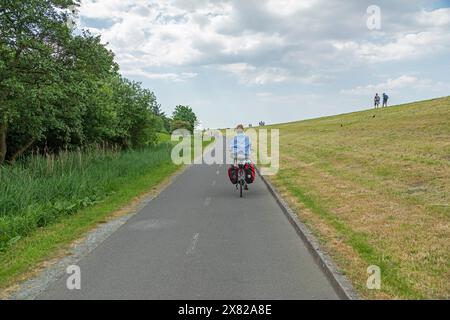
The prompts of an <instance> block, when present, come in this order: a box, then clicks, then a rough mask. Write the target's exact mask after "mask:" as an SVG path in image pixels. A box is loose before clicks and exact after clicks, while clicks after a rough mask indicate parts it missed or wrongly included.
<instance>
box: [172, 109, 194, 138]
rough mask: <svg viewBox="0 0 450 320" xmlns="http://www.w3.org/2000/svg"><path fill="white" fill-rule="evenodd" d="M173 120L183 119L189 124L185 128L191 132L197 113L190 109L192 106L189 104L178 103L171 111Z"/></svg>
mask: <svg viewBox="0 0 450 320" xmlns="http://www.w3.org/2000/svg"><path fill="white" fill-rule="evenodd" d="M172 118H173V121H174V122H175V121H185V122H187V123H188V124H189V127H188V128H186V129H188V130H190V131H191V132H192V131H194V128H195V125H196V123H197V115H196V114H195V113H194V111H192V108H191V107H189V106H183V105H178V106H176V107H175V111H174V112H173V117H172Z"/></svg>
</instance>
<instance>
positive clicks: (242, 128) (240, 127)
mask: <svg viewBox="0 0 450 320" xmlns="http://www.w3.org/2000/svg"><path fill="white" fill-rule="evenodd" d="M236 131H237V132H244V126H243V125H242V124H238V125H237V127H236Z"/></svg>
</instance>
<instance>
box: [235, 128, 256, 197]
mask: <svg viewBox="0 0 450 320" xmlns="http://www.w3.org/2000/svg"><path fill="white" fill-rule="evenodd" d="M251 149H252V143H251V141H250V138H249V137H248V136H247V135H246V134H245V133H244V126H243V125H242V124H239V125H238V126H237V127H236V135H235V136H234V137H233V140H232V141H231V146H230V152H231V155H232V157H233V160H234V166H237V164H238V159H239V160H241V159H243V160H244V161H245V162H246V163H249V162H250V152H251ZM244 189H245V190H248V185H247V183H245V185H244Z"/></svg>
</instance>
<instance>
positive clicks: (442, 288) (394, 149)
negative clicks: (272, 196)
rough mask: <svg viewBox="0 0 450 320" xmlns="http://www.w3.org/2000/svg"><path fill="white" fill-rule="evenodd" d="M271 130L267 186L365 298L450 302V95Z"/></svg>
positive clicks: (292, 124) (275, 126) (302, 122)
mask: <svg viewBox="0 0 450 320" xmlns="http://www.w3.org/2000/svg"><path fill="white" fill-rule="evenodd" d="M272 128H278V129H280V148H281V150H280V151H281V156H280V157H281V160H280V163H281V169H280V171H279V173H278V175H277V176H274V177H272V178H271V181H272V182H273V183H274V184H275V185H276V186H277V188H278V190H279V191H280V192H281V194H282V195H283V196H284V198H285V199H286V200H287V201H288V202H289V203H290V205H291V206H292V208H293V209H294V210H295V211H296V212H297V213H298V215H299V218H300V219H301V220H302V221H303V222H305V223H306V224H307V225H308V226H309V227H310V228H311V229H312V231H313V232H314V233H315V234H316V236H317V237H318V238H319V240H320V241H321V242H322V244H323V246H324V248H325V249H326V250H327V251H328V252H329V254H330V255H331V256H332V257H333V258H334V259H335V261H336V263H337V264H338V265H339V266H340V267H341V269H342V270H343V271H344V272H345V273H346V274H347V276H348V277H349V278H350V280H351V281H352V282H353V284H354V286H355V288H356V289H357V290H358V291H359V292H360V293H361V295H362V297H365V298H371V299H378V298H401V299H403V298H413V299H414V298H450V281H449V279H450V264H449V263H450V208H449V202H450V97H446V98H440V99H434V100H429V101H422V102H417V103H411V104H405V105H400V106H395V107H390V108H386V109H379V110H367V111H362V112H356V113H351V114H345V115H339V116H333V117H326V118H320V119H314V120H307V121H301V122H295V123H288V124H281V125H274V126H272ZM369 265H377V266H379V267H380V268H381V273H382V274H381V281H382V282H381V289H380V290H368V289H367V288H366V281H367V278H368V274H367V267H368V266H369Z"/></svg>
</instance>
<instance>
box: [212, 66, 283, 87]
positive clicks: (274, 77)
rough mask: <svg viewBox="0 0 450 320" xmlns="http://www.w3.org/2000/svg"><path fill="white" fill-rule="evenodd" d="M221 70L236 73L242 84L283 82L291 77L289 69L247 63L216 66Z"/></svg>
mask: <svg viewBox="0 0 450 320" xmlns="http://www.w3.org/2000/svg"><path fill="white" fill-rule="evenodd" d="M218 68H219V70H223V71H226V72H229V73H232V74H234V75H236V76H237V77H238V78H239V82H240V83H242V84H249V85H252V84H259V85H263V84H269V83H278V82H285V81H287V80H289V79H291V75H290V74H289V71H287V70H285V69H281V68H274V67H260V68H258V67H255V66H252V65H249V64H247V63H233V64H227V65H222V66H219V67H218Z"/></svg>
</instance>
